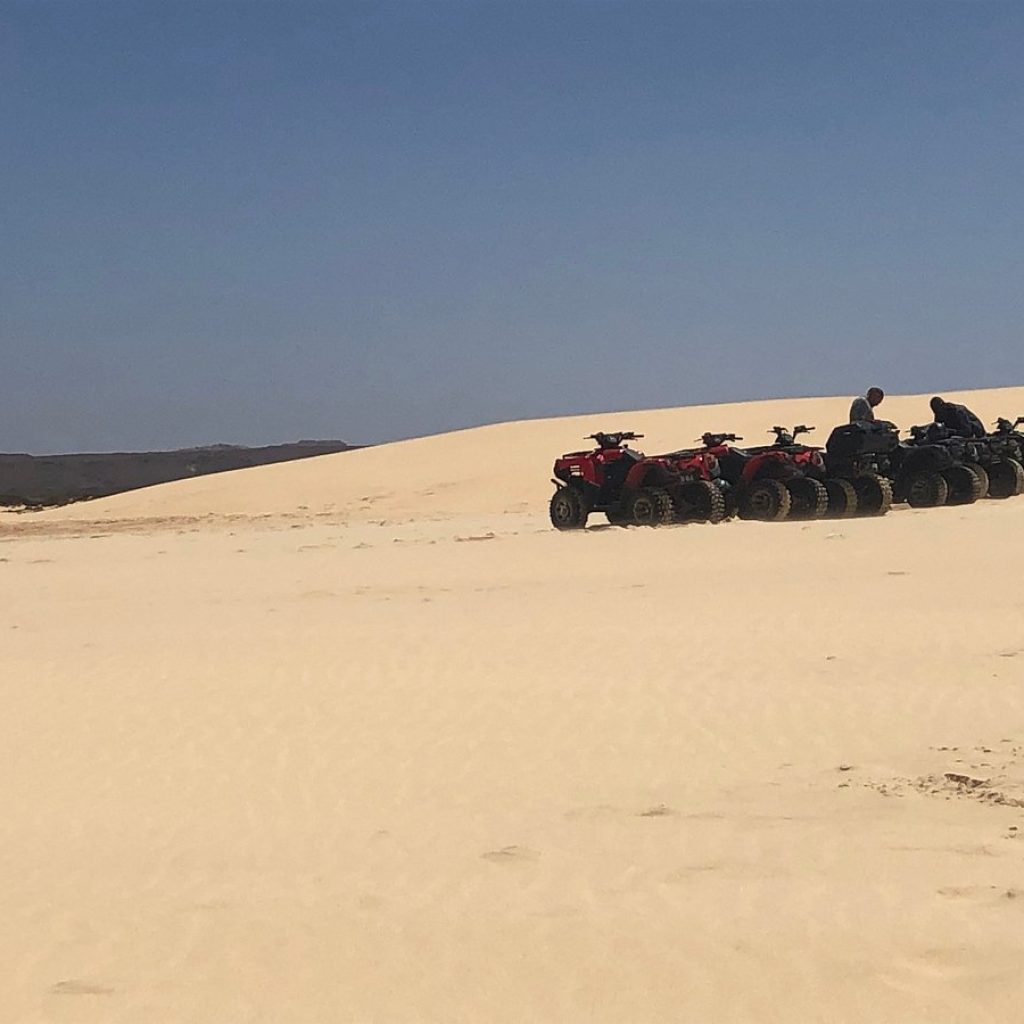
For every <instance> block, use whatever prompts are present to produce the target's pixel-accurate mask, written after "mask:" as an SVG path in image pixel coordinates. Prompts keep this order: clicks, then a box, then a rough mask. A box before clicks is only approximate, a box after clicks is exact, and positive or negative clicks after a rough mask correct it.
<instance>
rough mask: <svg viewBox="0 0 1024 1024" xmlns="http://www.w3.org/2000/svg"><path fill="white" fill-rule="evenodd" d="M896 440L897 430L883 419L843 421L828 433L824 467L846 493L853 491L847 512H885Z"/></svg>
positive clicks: (897, 442)
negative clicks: (852, 500) (850, 507)
mask: <svg viewBox="0 0 1024 1024" xmlns="http://www.w3.org/2000/svg"><path fill="white" fill-rule="evenodd" d="M899 443H900V433H899V430H898V429H897V428H896V426H894V425H893V424H892V423H889V422H888V421H886V420H876V421H873V422H856V423H844V424H842V425H840V426H838V427H836V428H835V429H834V430H833V431H832V433H831V434H829V436H828V440H827V441H826V442H825V467H826V470H827V471H828V474H829V478H830V479H832V480H834V481H836V483H837V484H841V485H844V487H843V489H844V491H845V493H846V494H849V493H850V492H851V491H852V492H853V498H854V502H853V509H852V510H850V509H847V510H846V514H847V515H852V514H853V512H857V513H859V514H860V515H866V516H884V515H885V514H886V512H888V511H889V509H890V507H891V506H892V501H893V485H892V482H891V476H892V473H893V469H892V456H893V452H894V451H895V450H896V449H897V448H898V447H899ZM830 497H831V495H830Z"/></svg>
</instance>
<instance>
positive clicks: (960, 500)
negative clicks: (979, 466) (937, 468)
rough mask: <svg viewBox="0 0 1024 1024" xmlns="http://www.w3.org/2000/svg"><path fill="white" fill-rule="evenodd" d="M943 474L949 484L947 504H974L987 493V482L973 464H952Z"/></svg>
mask: <svg viewBox="0 0 1024 1024" xmlns="http://www.w3.org/2000/svg"><path fill="white" fill-rule="evenodd" d="M942 475H943V477H944V478H945V480H946V483H947V485H948V486H949V496H948V497H947V498H946V504H947V505H973V504H974V503H975V502H976V501H977V500H978V499H979V498H980V497H982V496H983V495H984V494H985V482H984V481H983V480H982V479H981V477H980V476H978V474H977V473H975V472H974V469H973V467H972V466H951V467H950V468H949V469H947V470H946V471H945V472H944V473H943V474H942Z"/></svg>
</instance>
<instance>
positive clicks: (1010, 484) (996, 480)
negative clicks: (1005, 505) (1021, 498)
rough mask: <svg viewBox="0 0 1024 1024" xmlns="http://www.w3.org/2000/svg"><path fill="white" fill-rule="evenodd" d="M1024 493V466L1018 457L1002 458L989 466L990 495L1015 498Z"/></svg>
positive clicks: (992, 496) (991, 496)
mask: <svg viewBox="0 0 1024 1024" xmlns="http://www.w3.org/2000/svg"><path fill="white" fill-rule="evenodd" d="M1018 494H1024V466H1022V465H1021V464H1020V463H1019V462H1018V461H1017V460H1016V459H1002V460H1000V461H999V462H994V463H992V465H991V466H990V467H989V473H988V496H989V497H990V498H1015V497H1016V496H1017V495H1018Z"/></svg>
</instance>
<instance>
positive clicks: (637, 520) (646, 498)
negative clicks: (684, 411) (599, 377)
mask: <svg viewBox="0 0 1024 1024" xmlns="http://www.w3.org/2000/svg"><path fill="white" fill-rule="evenodd" d="M640 437H643V434H635V433H633V432H632V431H619V432H617V433H611V434H606V433H600V432H599V433H596V434H591V435H589V439H591V440H593V441H595V442H596V447H595V448H594V449H592V450H590V451H582V452H570V453H568V454H567V455H563V456H562V457H561V458H560V459H556V460H555V466H554V476H555V479H554V480H552V483H554V484H555V487H556V490H555V493H554V495H553V496H552V498H551V504H550V509H549V511H550V515H551V523H552V525H553V526H554V527H555V528H556V529H558V530H579V529H583V527H585V526H586V523H587V518H588V516H589V515H590V513H591V512H603V513H604V514H605V515H606V516H607V517H608V521H609V522H610V523H612V524H614V525H618V526H627V525H635V526H661V525H665V524H668V523H673V522H698V521H704V522H720V521H721V520H722V519H724V518H726V515H727V510H726V505H725V497H724V495H723V493H722V489H721V486H720V485H719V483H718V480H719V474H718V466H717V461H716V460H714V459H709V458H704V457H698V456H695V455H691V454H689V453H683V452H675V453H673V454H671V455H660V456H651V457H649V456H646V455H644V454H643V453H642V452H638V451H635V450H634V449H632V448H630V447H628V445H627V444H626V443H625V442H627V441H633V440H636V439H637V438H640Z"/></svg>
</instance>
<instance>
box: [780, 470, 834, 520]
mask: <svg viewBox="0 0 1024 1024" xmlns="http://www.w3.org/2000/svg"><path fill="white" fill-rule="evenodd" d="M786 489H787V490H788V491H789V496H790V506H789V518H790V519H821V518H823V517H824V515H825V513H826V512H827V511H828V490H827V489H826V487H825V485H824V484H823V483H821V481H819V480H814V479H813V478H812V477H809V476H802V477H797V478H796V479H795V480H790V481H789V482H788V483H787V484H786Z"/></svg>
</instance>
